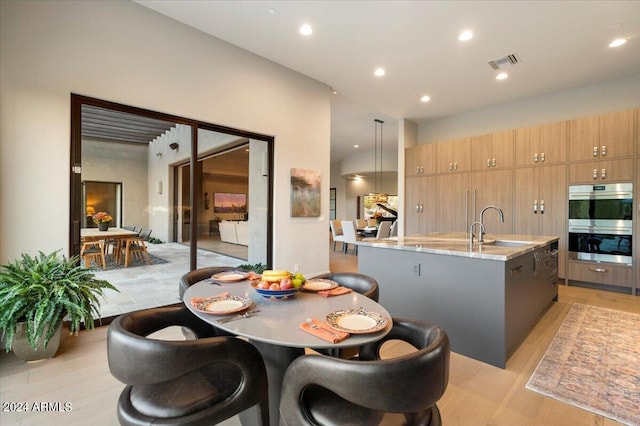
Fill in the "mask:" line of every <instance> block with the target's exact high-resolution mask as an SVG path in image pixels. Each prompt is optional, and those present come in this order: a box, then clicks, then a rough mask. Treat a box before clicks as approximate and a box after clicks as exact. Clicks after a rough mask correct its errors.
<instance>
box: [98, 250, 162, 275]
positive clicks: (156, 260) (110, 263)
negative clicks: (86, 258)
mask: <svg viewBox="0 0 640 426" xmlns="http://www.w3.org/2000/svg"><path fill="white" fill-rule="evenodd" d="M149 257H151V262H152V263H151V265H160V264H162V263H167V261H166V260H164V259H162V258H161V257H158V256H155V255H153V254H151V253H149ZM106 261H107V268H106V269H105V270H106V271H110V270H112V269H121V268H124V261H123V262H120V263H117V262H116V261H115V260H114V259H113V256H106ZM136 266H150V265H149V264H148V263H147V262H146V260H145V261H140V260H139V259H138V258H136V257H133V256H132V259H131V260H130V261H129V266H127V268H135V267H136ZM91 269H95V270H102V267H101V266H100V265H98V264H96V263H95V262H91Z"/></svg>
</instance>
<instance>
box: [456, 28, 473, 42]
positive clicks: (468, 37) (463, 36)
mask: <svg viewBox="0 0 640 426" xmlns="http://www.w3.org/2000/svg"><path fill="white" fill-rule="evenodd" d="M472 38H473V32H471V31H469V30H467V31H463V32H461V33H460V35H459V36H458V40H460V41H469V40H471V39H472Z"/></svg>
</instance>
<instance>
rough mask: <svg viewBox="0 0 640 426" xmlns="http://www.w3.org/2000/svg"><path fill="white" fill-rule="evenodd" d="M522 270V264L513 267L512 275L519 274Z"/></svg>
mask: <svg viewBox="0 0 640 426" xmlns="http://www.w3.org/2000/svg"><path fill="white" fill-rule="evenodd" d="M520 272H522V265H520V266H516V267H515V268H513V269H511V275H518V274H519V273H520Z"/></svg>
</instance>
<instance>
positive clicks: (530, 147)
mask: <svg viewBox="0 0 640 426" xmlns="http://www.w3.org/2000/svg"><path fill="white" fill-rule="evenodd" d="M515 152H516V155H515V158H516V160H515V161H516V166H534V165H540V166H544V165H547V164H557V163H564V162H566V161H567V122H566V121H561V122H557V123H549V124H542V125H539V126H533V127H525V128H521V129H516V130H515Z"/></svg>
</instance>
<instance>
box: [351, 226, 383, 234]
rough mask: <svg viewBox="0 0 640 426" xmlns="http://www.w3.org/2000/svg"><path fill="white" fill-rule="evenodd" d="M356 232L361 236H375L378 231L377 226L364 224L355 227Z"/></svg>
mask: <svg viewBox="0 0 640 426" xmlns="http://www.w3.org/2000/svg"><path fill="white" fill-rule="evenodd" d="M356 232H357V233H358V234H360V235H362V236H363V237H375V236H376V234H377V233H378V227H377V226H365V227H364V228H357V229H356Z"/></svg>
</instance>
